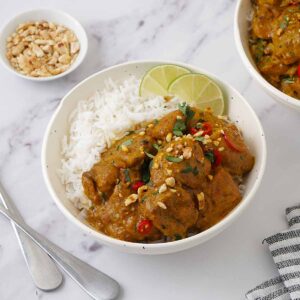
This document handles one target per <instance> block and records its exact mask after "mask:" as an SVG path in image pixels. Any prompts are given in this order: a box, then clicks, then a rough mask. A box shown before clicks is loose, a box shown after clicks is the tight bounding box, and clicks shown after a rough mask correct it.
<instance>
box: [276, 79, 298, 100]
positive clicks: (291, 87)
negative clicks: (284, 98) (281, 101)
mask: <svg viewBox="0 0 300 300" xmlns="http://www.w3.org/2000/svg"><path fill="white" fill-rule="evenodd" d="M281 89H282V91H283V92H284V93H286V94H287V95H289V96H291V97H295V98H299V99H300V78H299V77H297V78H295V79H294V82H285V81H282V82H281Z"/></svg>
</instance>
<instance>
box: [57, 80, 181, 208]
mask: <svg viewBox="0 0 300 300" xmlns="http://www.w3.org/2000/svg"><path fill="white" fill-rule="evenodd" d="M139 84H140V81H139V80H138V79H137V78H135V77H133V76H131V77H129V78H128V79H127V80H125V81H124V82H114V81H113V80H111V79H109V80H107V81H106V82H105V88H104V89H103V90H101V91H96V92H95V94H94V95H92V96H91V97H90V98H89V99H83V100H81V101H80V102H79V103H78V105H77V108H76V109H75V110H74V111H73V112H72V113H71V115H70V118H69V124H70V129H69V133H68V135H66V136H64V138H63V141H62V160H61V168H60V169H59V175H60V178H61V181H62V183H63V184H64V185H65V188H66V194H67V197H68V199H69V200H70V201H72V202H73V203H74V205H75V206H76V207H77V208H79V209H81V208H87V207H89V206H90V205H91V202H90V200H88V198H87V197H86V196H85V195H84V193H83V189H82V184H81V175H82V173H83V172H85V171H87V170H89V169H90V168H91V167H92V166H93V164H94V163H95V162H97V161H99V160H100V154H101V153H102V152H104V151H105V150H106V149H107V147H109V146H110V145H111V143H112V141H114V140H117V139H120V138H121V137H123V136H124V135H125V133H126V132H127V131H128V130H130V129H131V128H133V126H134V125H135V124H137V123H140V122H142V121H149V120H152V119H156V118H161V117H162V116H164V115H166V114H167V113H169V112H171V111H173V110H176V108H177V104H178V103H179V101H178V99H175V98H174V99H172V100H171V101H169V102H166V101H165V100H164V99H163V97H160V96H155V97H151V98H148V99H143V98H141V97H139V95H138V93H139ZM104 172H105V170H104Z"/></svg>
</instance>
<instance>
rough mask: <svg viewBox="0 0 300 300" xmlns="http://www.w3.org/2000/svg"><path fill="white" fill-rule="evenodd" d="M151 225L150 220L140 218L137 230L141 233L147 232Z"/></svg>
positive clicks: (149, 230)
mask: <svg viewBox="0 0 300 300" xmlns="http://www.w3.org/2000/svg"><path fill="white" fill-rule="evenodd" d="M152 227H153V224H152V221H151V220H141V221H139V223H138V224H137V230H138V232H139V233H141V234H149V233H150V232H151V229H152Z"/></svg>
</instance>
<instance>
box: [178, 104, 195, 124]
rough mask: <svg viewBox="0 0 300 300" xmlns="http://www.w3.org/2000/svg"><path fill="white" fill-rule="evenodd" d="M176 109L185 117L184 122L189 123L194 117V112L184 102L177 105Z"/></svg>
mask: <svg viewBox="0 0 300 300" xmlns="http://www.w3.org/2000/svg"><path fill="white" fill-rule="evenodd" d="M178 109H179V110H180V111H181V112H182V113H183V114H184V115H185V116H186V122H189V121H190V120H191V119H192V118H193V116H194V115H195V112H194V111H193V110H192V109H191V107H190V106H189V105H188V104H186V102H183V103H179V104H178Z"/></svg>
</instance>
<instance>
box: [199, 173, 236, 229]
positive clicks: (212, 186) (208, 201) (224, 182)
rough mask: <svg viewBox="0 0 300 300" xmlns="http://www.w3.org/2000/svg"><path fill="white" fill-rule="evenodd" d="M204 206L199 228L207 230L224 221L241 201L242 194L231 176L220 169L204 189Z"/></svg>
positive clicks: (200, 213) (201, 211)
mask: <svg viewBox="0 0 300 300" xmlns="http://www.w3.org/2000/svg"><path fill="white" fill-rule="evenodd" d="M204 195H205V198H204V206H203V209H200V211H199V219H198V221H197V226H198V228H200V229H201V230H205V229H207V228H209V227H211V226H213V225H215V224H216V223H217V222H219V221H220V220H222V219H223V218H224V217H225V216H226V215H227V214H228V213H229V212H230V211H231V210H232V209H233V208H234V207H235V206H237V205H238V203H239V202H240V201H241V198H242V197H241V194H240V192H239V189H238V187H237V185H236V183H235V182H234V181H233V179H232V177H231V176H230V174H229V173H228V172H227V171H226V170H224V169H223V168H220V169H218V171H217V173H216V174H215V176H214V178H213V180H212V181H211V182H210V183H209V184H208V185H207V186H206V188H205V189H204Z"/></svg>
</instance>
